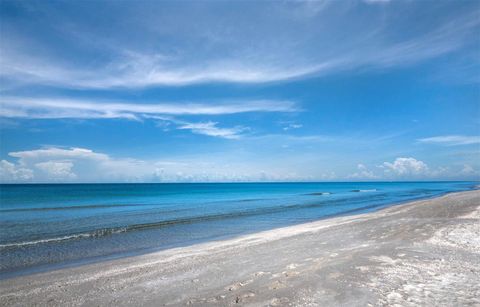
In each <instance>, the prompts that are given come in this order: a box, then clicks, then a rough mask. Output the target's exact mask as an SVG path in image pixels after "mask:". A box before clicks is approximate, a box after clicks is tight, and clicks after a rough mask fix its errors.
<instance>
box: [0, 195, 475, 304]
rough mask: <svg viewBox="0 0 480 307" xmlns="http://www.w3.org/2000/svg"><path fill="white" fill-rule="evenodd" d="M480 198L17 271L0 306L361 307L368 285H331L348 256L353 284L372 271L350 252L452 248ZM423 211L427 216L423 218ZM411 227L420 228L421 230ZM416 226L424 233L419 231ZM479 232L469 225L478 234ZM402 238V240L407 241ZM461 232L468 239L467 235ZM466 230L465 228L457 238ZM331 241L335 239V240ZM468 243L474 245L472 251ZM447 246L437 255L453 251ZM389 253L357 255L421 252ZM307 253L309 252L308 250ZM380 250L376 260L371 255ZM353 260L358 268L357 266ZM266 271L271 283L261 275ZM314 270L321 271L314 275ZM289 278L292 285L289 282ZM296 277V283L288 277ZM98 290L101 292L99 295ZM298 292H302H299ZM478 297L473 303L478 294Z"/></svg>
mask: <svg viewBox="0 0 480 307" xmlns="http://www.w3.org/2000/svg"><path fill="white" fill-rule="evenodd" d="M479 200H480V191H478V190H472V191H467V192H458V193H447V194H445V195H442V196H439V197H435V198H430V199H422V200H417V201H413V202H408V203H404V204H398V205H390V206H388V207H386V208H383V209H380V210H378V211H374V212H369V213H361V214H356V215H347V216H339V217H332V218H328V219H322V220H319V221H315V222H309V223H304V224H299V225H294V226H287V227H282V228H277V229H272V230H267V231H261V232H257V233H253V234H248V235H243V236H240V237H236V238H233V239H227V240H222V241H209V242H204V243H199V244H195V245H190V246H184V247H178V248H173V249H167V250H162V251H158V252H152V253H148V254H142V255H137V256H131V257H124V258H119V259H114V260H105V261H101V262H95V263H90V264H84V265H81V266H75V267H69V268H63V269H58V270H53V271H47V272H42V273H35V274H31V275H25V276H19V277H12V278H8V279H4V280H1V281H0V299H1V302H2V303H1V304H2V305H7V306H10V305H22V304H23V305H24V304H32V303H39V304H41V302H43V303H45V304H50V305H51V304H54V305H56V304H71V305H77V304H84V303H85V304H97V303H98V304H100V305H105V304H106V305H129V304H132V303H140V304H142V305H158V304H155V302H157V303H158V302H159V301H161V302H162V303H165V304H166V305H184V304H188V303H190V304H194V305H212V304H213V305H216V304H217V305H235V304H236V303H242V304H253V305H255V304H260V305H262V304H263V303H265V304H266V305H275V304H279V305H285V304H289V303H292V302H296V303H299V304H300V305H302V304H303V303H302V302H304V303H305V304H306V301H299V299H300V298H301V299H303V300H311V299H313V301H312V302H311V303H324V304H327V305H332V304H334V305H335V304H338V303H342V304H343V303H347V301H348V299H350V300H351V301H350V302H355V304H354V305H356V304H359V303H360V301H358V298H359V297H361V298H362V299H365V300H366V301H365V303H367V301H368V302H370V303H373V304H375V297H376V296H375V295H372V294H369V293H367V292H368V291H367V292H365V291H366V289H364V288H362V287H354V286H352V288H351V289H348V288H349V287H348V286H347V287H346V288H341V289H339V288H338V286H339V285H338V282H335V280H337V279H339V278H340V276H344V277H345V276H349V275H348V274H345V272H350V273H352V271H351V270H352V268H351V265H352V262H353V263H355V265H354V267H355V270H354V272H353V273H352V274H351V275H352V276H356V277H351V278H350V279H351V280H350V281H348V279H349V278H347V279H346V282H347V283H350V285H352V284H355V280H356V279H355V278H359V277H358V276H357V275H358V273H365V274H366V273H368V272H371V271H373V270H372V268H369V266H368V265H367V264H366V263H364V264H362V263H356V262H358V261H356V257H354V255H357V254H358V253H360V252H361V253H366V254H368V252H369V251H368V247H370V248H371V249H372V250H373V251H374V252H375V251H376V249H377V248H378V247H379V246H383V247H385V246H384V245H393V246H390V248H392V247H393V250H395V248H399V247H400V249H405V248H406V247H409V244H410V245H412V244H413V245H415V244H414V243H419V242H424V241H425V240H428V239H431V240H433V241H432V242H437V241H438V242H440V243H441V244H437V245H440V246H447V247H448V246H449V245H448V244H447V245H445V244H443V243H444V242H443V241H442V239H441V238H437V237H436V236H438V235H437V233H438V232H440V233H441V232H442V231H444V229H445V228H448V227H450V226H452V225H454V224H456V223H457V222H458V224H459V225H460V224H462V223H461V222H462V221H463V220H464V219H466V220H468V219H472V220H474V222H477V224H478V222H479V220H478V219H477V215H479V214H478V210H479V205H480V201H479ZM456 202H460V203H464V206H462V207H458V206H455V203H456ZM442 204H443V207H441V208H442V209H443V210H439V207H438V206H439V205H442ZM446 209H448V210H446ZM445 210H446V211H445ZM442 212H443V215H442ZM469 214H470V215H472V217H471V218H462V216H469ZM421 215H424V216H425V217H423V218H419V216H421ZM399 218H400V219H399ZM430 220H431V221H430ZM399 221H400V222H399ZM402 222H403V223H402ZM417 224H418V225H417ZM451 224H452V225H451ZM392 225H393V226H396V227H398V228H399V229H403V231H400V232H399V233H396V231H395V228H394V229H393V232H394V234H395V235H397V236H399V237H400V239H402V240H400V242H398V238H397V240H393V241H392V240H387V239H388V238H389V237H390V236H391V233H390V232H392V229H391V226H392ZM389 226H390V227H389ZM413 226H423V228H425V229H423V230H422V227H419V228H415V227H413ZM469 227H470V226H469ZM467 228H468V227H467ZM470 228H471V227H470ZM470 228H468V229H470ZM477 228H478V227H477ZM417 229H420V230H419V231H417ZM468 229H467V230H468ZM367 230H368V231H367ZM477 230H478V229H476V228H473V231H477ZM470 231H471V230H470ZM397 232H398V231H397ZM417 232H418V234H417ZM380 233H384V235H383V236H382V235H380V236H378V234H380ZM402 235H404V236H405V237H404V238H403V237H402ZM477 235H478V234H477ZM464 236H467V237H468V234H465V235H464ZM394 237H395V236H394ZM461 237H462V235H460V238H461ZM332 238H333V240H332ZM335 238H336V239H337V240H334V239H335ZM407 239H408V240H407ZM470 239H471V238H470ZM435 240H436V241H435ZM403 241H408V242H409V244H407V245H408V246H401V244H400V243H402V242H403ZM417 241H418V242H417ZM460 241H461V240H460ZM467 241H468V240H467ZM438 242H437V243H438ZM403 243H405V242H403ZM395 244H397V246H395ZM399 244H400V245H399ZM429 244H430V243H429ZM442 244H443V245H442ZM451 244H456V243H455V242H454V243H451ZM476 244H479V245H480V243H478V242H476V241H475V242H474V244H473V251H465V248H464V250H462V251H461V253H460V254H461V255H462V257H464V256H465V255H466V256H465V257H467V258H468V253H469V252H471V253H473V254H474V255H476V256H477V260H476V261H477V263H473V264H474V265H475V264H477V265H479V264H480V263H478V262H479V260H478V258H480V257H478V254H477V253H476V252H477V250H476ZM427 245H428V244H427ZM467 245H468V244H467ZM346 247H348V248H346ZM407 249H408V248H407ZM430 249H431V246H430V247H429V249H428V250H429V252H430V253H432V251H431V250H430ZM466 249H467V250H468V248H466ZM447 251H448V249H447ZM447 251H444V253H443V254H442V253H440V255H444V254H448V252H447ZM275 252H276V253H275ZM390 252H391V250H382V252H379V251H378V250H377V251H376V252H375V253H374V254H373V255H370V256H369V257H366V258H365V259H363V258H362V257H360V260H363V262H370V263H371V262H376V263H380V264H379V265H375V267H376V269H378V266H380V268H385V267H388V265H389V264H390V265H391V264H392V263H393V264H398V263H400V262H402V261H403V260H404V259H416V258H415V256H417V257H419V255H418V251H417V252H412V251H410V253H412V257H413V258H412V257H407V255H408V253H407V252H406V251H404V252H403V253H400V254H404V256H399V255H397V257H396V258H395V257H392V256H391V255H384V254H389V253H390ZM361 253H360V254H361ZM297 254H298V255H297ZM301 254H303V255H308V257H306V256H302V255H301ZM464 254H465V255H464ZM280 255H282V257H280ZM332 255H333V256H332ZM420 255H421V253H420ZM357 256H358V255H357ZM256 257H258V258H256ZM372 257H373V258H372ZM375 257H377V258H378V257H380V258H378V259H377V260H375V259H376V258H375ZM337 258H338V259H337ZM470 258H471V257H470ZM470 258H469V259H470ZM342 259H343V262H344V263H343V265H340V264H341V263H339V261H340V260H342ZM372 259H373V260H372ZM442 259H443V258H442ZM267 260H268V261H267ZM357 260H358V259H357ZM430 260H431V259H430ZM474 260H475V259H473V260H471V261H474ZM349 261H350V265H346V266H345V263H348V262H349ZM340 262H341V261H340ZM360 262H362V261H360ZM440 262H442V261H440ZM335 263H337V265H340V266H341V268H342V269H337V270H331V272H329V270H328V268H331V267H332V266H334V265H335ZM327 264H328V265H327ZM467 264H468V261H467ZM467 266H468V265H467ZM357 267H360V268H359V269H357ZM394 267H395V266H394ZM316 270H317V271H318V270H319V271H322V270H323V271H325V270H326V272H324V273H325V274H326V275H325V274H320V277H322V276H323V277H328V278H326V279H323V281H322V282H320V284H321V285H319V284H318V283H319V281H318V279H322V278H319V276H317V275H318V274H317V273H318V272H316ZM357 271H358V272H357ZM267 272H268V273H267ZM226 273H229V274H226ZM354 273H355V274H354ZM474 273H477V275H476V276H480V275H478V273H480V272H476V271H475V272H474ZM331 274H333V275H331ZM338 274H340V275H338ZM382 274H383V275H385V274H386V273H385V272H384V273H382ZM382 274H377V275H376V276H375V277H376V278H377V279H381V277H382V276H383V275H382ZM226 275H227V276H226ZM360 275H362V274H360ZM267 276H268V277H269V278H268V280H267V279H265V278H266V277H267ZM315 276H316V277H317V278H314V277H315ZM329 276H330V277H331V278H330V277H329ZM330 279H331V280H330ZM473 279H474V280H473V281H474V282H478V284H480V280H478V279H479V278H478V277H476V279H475V278H473ZM288 280H290V283H292V285H289V282H287V281H288ZM295 280H296V282H298V283H299V284H295V283H294V282H292V281H295ZM468 280H469V279H468V278H467V281H468ZM457 282H458V281H457ZM172 283H178V285H177V284H173V285H172ZM426 283H428V281H427V282H426ZM335 284H337V285H336V286H337V287H335ZM342 285H343V283H342ZM253 286H254V287H253ZM377 286H379V284H377ZM332 287H333V288H335V289H336V290H335V291H333V293H335V292H337V294H336V295H333V296H332V294H331V293H329V291H332V289H330V288H332ZM342 287H343V286H342ZM97 288H98V289H97ZM471 288H472V287H471ZM145 289H150V290H152V291H153V293H150V294H148V292H147V293H145V291H143V290H145ZM262 289H263V290H262ZM412 289H413V288H412ZM107 290H108V291H107ZM192 290H193V291H192ZM327 290H329V291H327ZM347 290H348V291H347ZM417 290H418V289H417ZM417 290H416V291H417ZM312 291H313V292H315V293H312ZM322 291H326V292H325V293H323V292H322ZM345 291H347V292H348V293H346V292H345ZM352 291H353V292H352ZM465 291H467V290H465ZM468 291H470V290H468ZM468 291H467V292H468ZM471 291H474V293H473V294H475V295H476V294H480V290H479V287H478V286H476V287H475V286H473V288H472V289H471ZM92 292H93V293H95V295H94V296H93V297H92V295H91V294H92ZM285 292H288V293H285ZM300 292H301V293H303V294H302V295H300V296H299V295H298V293H300ZM304 292H305V293H304ZM417 292H418V291H417ZM430 292H432V291H430ZM340 293H342V296H343V298H342V299H340V298H338V297H337V296H338V295H339V294H340ZM391 293H394V292H391V291H390V292H389V293H388V294H386V296H385V297H384V298H382V299H384V300H385V302H386V303H392V302H393V303H395V302H397V301H398V302H401V297H402V293H400V292H398V291H397V292H395V293H396V294H393V295H391V297H390V301H389V297H388V295H390V294H391ZM118 294H121V296H122V297H124V299H125V300H126V301H116V299H117V295H118ZM320 294H321V295H320ZM378 295H379V294H378V293H377V296H378ZM87 296H88V297H87ZM380 296H381V295H380ZM399 296H400V298H399ZM477 297H480V296H477ZM467 298H468V297H467ZM282 299H283V301H282ZM345 299H347V301H345ZM443 299H448V298H443ZM472 299H474V296H472ZM338 300H340V301H338ZM377 300H378V299H377ZM467 301H468V300H467ZM439 302H441V301H439ZM468 302H469V301H468ZM472 302H474V303H475V301H474V300H473V301H472ZM477 303H478V302H477Z"/></svg>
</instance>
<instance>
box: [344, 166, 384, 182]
mask: <svg viewBox="0 0 480 307" xmlns="http://www.w3.org/2000/svg"><path fill="white" fill-rule="evenodd" d="M347 178H350V179H358V180H372V179H379V178H380V176H379V175H377V174H375V173H374V172H373V171H371V170H369V169H368V168H367V167H366V166H365V165H364V164H362V163H360V164H358V165H357V172H355V173H353V174H350V175H348V176H347Z"/></svg>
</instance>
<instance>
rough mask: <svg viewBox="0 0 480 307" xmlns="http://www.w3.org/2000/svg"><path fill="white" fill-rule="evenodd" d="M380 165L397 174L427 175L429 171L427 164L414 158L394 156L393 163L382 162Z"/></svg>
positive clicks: (388, 171) (386, 170) (387, 171)
mask: <svg viewBox="0 0 480 307" xmlns="http://www.w3.org/2000/svg"><path fill="white" fill-rule="evenodd" d="M381 167H382V168H384V170H385V172H386V173H393V174H395V175H398V176H419V175H428V171H429V169H428V166H427V164H425V163H424V162H423V161H420V160H417V159H415V158H396V159H395V161H394V162H393V163H390V162H383V164H382V165H381Z"/></svg>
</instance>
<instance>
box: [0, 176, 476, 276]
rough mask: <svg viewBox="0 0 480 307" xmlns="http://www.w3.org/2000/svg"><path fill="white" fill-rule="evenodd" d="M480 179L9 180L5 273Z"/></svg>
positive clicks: (3, 220) (1, 188) (340, 211)
mask: <svg viewBox="0 0 480 307" xmlns="http://www.w3.org/2000/svg"><path fill="white" fill-rule="evenodd" d="M476 184H477V183H474V182H401V183H398V182H376V183H351V182H350V183H348V182H346V183H205V184H65V185H58V184H42V185H0V204H1V206H0V233H1V236H0V256H1V262H0V277H9V276H14V275H19V274H26V273H30V272H34V271H38V270H48V269H52V268H55V267H58V266H63V265H71V264H78V263H81V262H88V261H96V260H102V259H106V258H111V257H121V256H125V255H132V254H138V253H144V252H149V251H155V250H161V249H167V248H171V247H176V246H184V245H189V244H193V243H197V242H203V241H208V240H218V239H223V238H227V237H232V236H236V235H240V234H246V233H251V232H256V231H261V230H267V229H272V228H275V227H281V226H287V225H293V224H298V223H303V222H308V221H313V220H318V219H322V218H327V217H331V216H337V215H344V214H353V213H361V212H368V211H373V210H378V209H380V208H383V207H386V206H389V205H392V204H397V203H402V202H406V201H410V200H415V199H421V198H428V197H433V196H438V195H442V194H445V193H448V192H454V191H464V190H469V189H472V188H473V187H474V186H475V185H476Z"/></svg>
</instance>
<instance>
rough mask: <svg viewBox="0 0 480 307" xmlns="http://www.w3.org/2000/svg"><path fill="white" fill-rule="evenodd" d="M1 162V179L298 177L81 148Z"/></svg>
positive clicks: (205, 159)
mask: <svg viewBox="0 0 480 307" xmlns="http://www.w3.org/2000/svg"><path fill="white" fill-rule="evenodd" d="M9 155H10V156H11V157H13V158H16V159H17V161H16V162H14V163H12V162H9V161H6V160H3V161H0V182H226V181H228V182H232V181H233V182H236V181H262V180H263V181H298V180H306V179H309V178H310V177H308V176H307V177H302V176H301V175H300V174H297V173H296V172H293V171H289V170H288V169H287V170H280V169H279V168H278V167H274V168H270V169H269V170H265V169H264V170H262V171H260V170H259V169H260V168H259V167H258V165H252V164H251V163H233V162H231V158H228V159H227V160H228V162H227V160H226V161H219V159H218V157H215V158H212V157H210V156H202V157H196V158H191V159H176V160H160V159H156V160H150V161H144V160H139V159H133V158H114V157H111V156H109V155H107V154H104V153H98V152H95V151H93V150H90V149H84V148H58V147H50V148H42V149H35V150H26V151H18V152H11V153H9Z"/></svg>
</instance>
